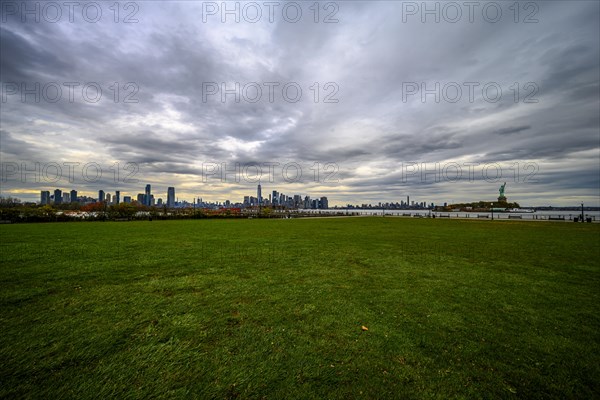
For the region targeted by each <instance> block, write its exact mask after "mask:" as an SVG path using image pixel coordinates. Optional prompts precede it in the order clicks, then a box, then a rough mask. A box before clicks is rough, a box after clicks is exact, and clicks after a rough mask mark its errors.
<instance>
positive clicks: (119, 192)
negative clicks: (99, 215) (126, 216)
mask: <svg viewBox="0 0 600 400" xmlns="http://www.w3.org/2000/svg"><path fill="white" fill-rule="evenodd" d="M120 202H121V191H120V190H117V191H116V192H115V204H119V203H120Z"/></svg>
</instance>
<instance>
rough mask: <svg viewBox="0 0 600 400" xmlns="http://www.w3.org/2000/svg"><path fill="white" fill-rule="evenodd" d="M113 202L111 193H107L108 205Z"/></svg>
mask: <svg viewBox="0 0 600 400" xmlns="http://www.w3.org/2000/svg"><path fill="white" fill-rule="evenodd" d="M111 200H112V196H111V195H110V193H106V203H107V204H110V201H111Z"/></svg>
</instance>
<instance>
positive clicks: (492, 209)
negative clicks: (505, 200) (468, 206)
mask: <svg viewBox="0 0 600 400" xmlns="http://www.w3.org/2000/svg"><path fill="white" fill-rule="evenodd" d="M491 211H492V221H493V220H494V203H492V208H491Z"/></svg>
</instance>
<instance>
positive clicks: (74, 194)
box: [71, 190, 77, 203]
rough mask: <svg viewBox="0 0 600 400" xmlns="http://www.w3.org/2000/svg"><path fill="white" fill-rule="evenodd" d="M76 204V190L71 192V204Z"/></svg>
mask: <svg viewBox="0 0 600 400" xmlns="http://www.w3.org/2000/svg"><path fill="white" fill-rule="evenodd" d="M76 202H77V190H71V203H76Z"/></svg>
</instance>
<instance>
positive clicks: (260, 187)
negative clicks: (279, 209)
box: [256, 183, 263, 205]
mask: <svg viewBox="0 0 600 400" xmlns="http://www.w3.org/2000/svg"><path fill="white" fill-rule="evenodd" d="M256 196H257V197H258V204H259V205H260V204H262V202H263V201H262V186H260V183H259V184H258V188H257V189H256Z"/></svg>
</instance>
